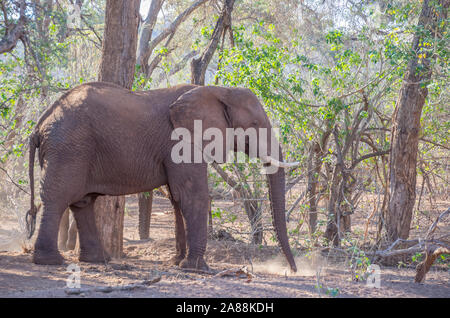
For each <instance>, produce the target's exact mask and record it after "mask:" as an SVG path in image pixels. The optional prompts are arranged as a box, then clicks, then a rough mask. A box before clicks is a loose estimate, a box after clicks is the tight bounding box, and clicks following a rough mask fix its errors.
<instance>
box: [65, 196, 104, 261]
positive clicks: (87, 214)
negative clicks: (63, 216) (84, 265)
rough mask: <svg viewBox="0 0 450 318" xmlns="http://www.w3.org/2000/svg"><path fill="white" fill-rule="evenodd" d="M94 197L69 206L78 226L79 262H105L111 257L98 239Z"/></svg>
mask: <svg viewBox="0 0 450 318" xmlns="http://www.w3.org/2000/svg"><path fill="white" fill-rule="evenodd" d="M94 202H95V198H92V197H87V198H86V199H85V200H82V201H80V202H79V203H76V204H74V205H71V206H70V209H71V210H72V211H73V215H74V217H75V221H76V224H77V228H78V237H79V241H80V257H79V260H80V261H81V262H89V263H105V262H108V261H109V260H110V259H111V258H110V257H109V255H108V254H107V253H106V252H105V250H104V249H103V246H102V243H101V241H100V239H99V235H98V231H97V226H96V224H95V215H94Z"/></svg>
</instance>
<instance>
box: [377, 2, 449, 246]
mask: <svg viewBox="0 0 450 318" xmlns="http://www.w3.org/2000/svg"><path fill="white" fill-rule="evenodd" d="M445 2H446V4H445V5H446V7H448V1H443V0H441V1H436V3H435V2H433V1H431V0H424V1H423V4H422V11H421V14H420V17H419V23H418V28H417V29H418V30H417V31H416V34H415V35H414V39H413V43H412V51H413V52H414V56H413V57H412V58H411V59H410V61H409V64H408V68H407V73H406V75H405V79H404V82H403V86H402V88H401V90H400V95H399V98H398V101H397V105H396V109H395V112H394V115H393V125H392V131H391V147H392V150H391V154H390V164H389V170H390V171H389V190H390V194H389V201H388V206H387V213H386V230H387V235H388V239H389V240H391V241H395V240H396V239H398V238H401V239H407V238H408V236H409V229H410V225H411V219H412V214H413V208H414V204H415V199H416V163H417V150H418V145H419V133H420V117H421V114H422V108H423V105H424V103H425V99H426V97H427V95H428V89H427V87H426V84H427V83H426V82H427V81H428V80H429V79H430V78H431V67H430V63H431V58H432V52H426V51H423V49H422V51H420V44H421V42H422V41H424V39H425V36H427V37H434V36H439V34H440V32H439V31H438V30H436V28H437V27H438V25H439V24H438V21H439V20H441V19H442V15H443V14H442V13H443V12H442V5H443V4H444V3H445ZM435 5H436V6H435ZM439 6H441V8H440V9H439ZM445 12H446V10H445V9H444V14H445ZM429 41H432V40H431V39H430V40H429ZM419 54H420V56H419ZM423 54H425V57H424V56H423Z"/></svg>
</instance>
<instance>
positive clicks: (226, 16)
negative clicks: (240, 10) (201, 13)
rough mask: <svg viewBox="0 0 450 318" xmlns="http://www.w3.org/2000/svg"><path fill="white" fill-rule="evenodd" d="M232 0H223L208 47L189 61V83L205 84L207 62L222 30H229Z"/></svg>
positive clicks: (215, 47) (222, 33) (212, 53)
mask: <svg viewBox="0 0 450 318" xmlns="http://www.w3.org/2000/svg"><path fill="white" fill-rule="evenodd" d="M233 6H234V0H225V2H224V5H223V9H222V13H221V14H220V17H219V19H218V20H217V23H216V26H215V28H214V31H213V34H212V36H211V40H210V42H209V44H208V47H207V48H206V50H205V51H204V52H203V54H202V55H201V56H200V57H199V58H194V59H192V61H191V83H192V84H197V85H205V74H206V69H207V68H208V65H209V63H210V62H211V59H212V57H213V55H214V52H215V51H216V49H217V45H218V44H219V40H220V38H221V37H222V36H223V35H224V32H226V31H227V30H231V12H232V11H233Z"/></svg>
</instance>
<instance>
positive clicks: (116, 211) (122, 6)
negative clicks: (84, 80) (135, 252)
mask: <svg viewBox="0 0 450 318" xmlns="http://www.w3.org/2000/svg"><path fill="white" fill-rule="evenodd" d="M140 2H141V1H140V0H107V1H106V12H105V33H104V38H103V49H102V51H103V52H102V62H101V65H100V74H99V80H100V81H103V82H111V83H115V84H118V85H120V86H123V87H125V88H128V89H130V88H131V87H132V85H133V80H134V69H135V64H136V47H137V33H138V25H139V20H140V18H139V6H140ZM124 209H125V197H123V196H122V197H110V196H100V197H98V199H97V201H96V202H95V207H94V210H95V219H96V223H97V228H98V232H99V235H100V240H101V241H102V243H103V247H104V249H105V251H106V252H107V253H108V254H109V255H110V256H111V257H114V258H120V257H121V256H122V249H123V217H124Z"/></svg>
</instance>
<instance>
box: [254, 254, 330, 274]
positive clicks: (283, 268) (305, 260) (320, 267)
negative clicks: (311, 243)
mask: <svg viewBox="0 0 450 318" xmlns="http://www.w3.org/2000/svg"><path fill="white" fill-rule="evenodd" d="M295 264H296V265H297V272H296V273H292V272H291V271H290V269H289V266H288V264H287V262H286V259H285V257H284V256H283V255H279V256H277V257H276V258H274V259H272V260H268V261H265V262H262V263H255V264H253V271H254V272H255V273H264V274H275V275H287V276H316V274H317V273H318V272H320V273H324V271H325V268H326V259H325V258H324V257H323V256H321V255H320V254H318V253H313V254H309V255H302V256H297V257H295Z"/></svg>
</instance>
